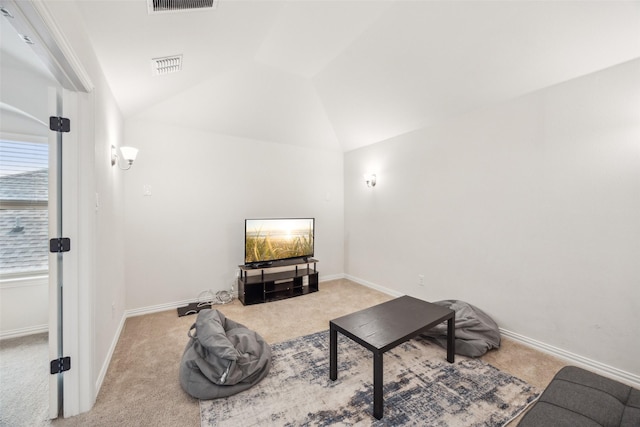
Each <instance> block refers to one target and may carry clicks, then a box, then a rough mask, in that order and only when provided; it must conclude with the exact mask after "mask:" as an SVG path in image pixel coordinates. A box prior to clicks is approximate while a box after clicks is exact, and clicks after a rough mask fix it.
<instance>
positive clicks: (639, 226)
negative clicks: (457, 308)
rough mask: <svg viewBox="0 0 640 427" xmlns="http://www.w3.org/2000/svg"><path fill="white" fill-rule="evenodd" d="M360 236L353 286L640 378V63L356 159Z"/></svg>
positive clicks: (352, 180)
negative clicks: (489, 325)
mask: <svg viewBox="0 0 640 427" xmlns="http://www.w3.org/2000/svg"><path fill="white" fill-rule="evenodd" d="M367 171H372V172H375V173H377V174H378V184H377V186H376V187H375V188H373V189H369V188H367V187H366V186H365V184H364V182H363V179H362V174H363V173H365V172H367ZM345 230H346V231H345V234H346V235H345V247H346V249H345V272H346V273H347V274H348V275H350V276H353V277H355V278H358V279H359V280H363V281H368V282H372V283H374V284H377V285H379V286H383V287H387V288H389V289H392V290H394V291H397V292H400V293H406V294H410V295H414V296H417V297H421V298H423V299H426V300H431V301H435V300H441V299H450V298H452V299H460V300H464V301H467V302H469V303H471V304H474V305H476V306H478V307H480V308H482V309H484V310H485V311H486V312H487V313H489V314H490V315H491V316H493V317H494V319H495V320H496V321H497V322H498V324H499V325H500V326H501V327H503V328H505V329H507V330H510V331H513V332H516V333H518V334H522V335H524V336H526V337H529V338H532V339H535V340H539V341H541V342H543V343H546V344H549V345H552V346H555V347H558V348H560V349H564V350H566V351H569V352H573V353H575V354H578V355H581V356H583V357H586V358H588V359H591V360H593V361H597V362H599V363H602V364H605V365H609V366H611V367H614V368H617V369H620V370H623V371H625V372H627V373H632V374H635V375H640V364H639V363H638V355H640V340H638V337H639V336H640V262H639V261H638V260H640V60H636V61H632V62H629V63H626V64H622V65H619V66H616V67H613V68H610V69H607V70H604V71H602V72H598V73H595V74H592V75H588V76H585V77H582V78H579V79H576V80H572V81H569V82H566V83H564V84H560V85H557V86H554V87H550V88H547V89H544V90H541V91H539V92H535V93H533V94H530V95H528V96H524V97H522V98H519V99H516V100H513V101H511V102H507V103H505V104H502V105H499V106H495V107H493V108H488V109H485V110H483V111H478V112H473V113H469V114H467V115H465V116H463V117H459V118H457V119H455V120H451V121H450V122H448V123H444V124H441V125H438V126H433V127H431V128H425V129H422V130H419V131H416V132H413V133H410V134H406V135H403V136H400V137H397V138H393V139H391V140H388V141H385V142H382V143H379V144H376V145H373V146H370V147H366V148H362V149H359V150H356V151H351V152H348V153H346V155H345ZM419 274H422V275H424V277H425V279H424V281H425V285H424V287H420V286H418V284H417V283H418V275H419ZM636 378H637V377H636Z"/></svg>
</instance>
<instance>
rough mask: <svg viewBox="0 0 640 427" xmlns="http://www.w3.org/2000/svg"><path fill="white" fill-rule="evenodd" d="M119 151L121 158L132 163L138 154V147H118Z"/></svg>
mask: <svg viewBox="0 0 640 427" xmlns="http://www.w3.org/2000/svg"><path fill="white" fill-rule="evenodd" d="M120 152H121V153H122V158H123V159H125V160H126V161H127V162H128V163H129V164H131V163H133V161H134V160H135V159H136V157H137V156H138V149H137V148H134V147H120Z"/></svg>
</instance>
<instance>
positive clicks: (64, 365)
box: [51, 357, 71, 375]
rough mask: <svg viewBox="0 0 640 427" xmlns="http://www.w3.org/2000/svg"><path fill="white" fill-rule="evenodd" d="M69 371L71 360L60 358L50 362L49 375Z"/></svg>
mask: <svg viewBox="0 0 640 427" xmlns="http://www.w3.org/2000/svg"><path fill="white" fill-rule="evenodd" d="M69 369H71V358H70V357H61V358H60V359H55V360H52V361H51V375H54V374H59V373H61V372H65V371H68V370H69Z"/></svg>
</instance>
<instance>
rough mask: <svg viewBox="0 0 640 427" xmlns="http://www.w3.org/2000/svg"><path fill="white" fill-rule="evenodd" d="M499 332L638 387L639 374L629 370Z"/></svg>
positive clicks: (527, 338) (505, 332)
mask: <svg viewBox="0 0 640 427" xmlns="http://www.w3.org/2000/svg"><path fill="white" fill-rule="evenodd" d="M500 333H501V334H502V335H504V336H505V337H509V338H511V339H512V340H514V341H517V342H519V343H521V344H524V345H526V346H528V347H532V348H534V349H536V350H539V351H541V352H543V353H547V354H550V355H552V356H556V357H558V358H560V359H562V360H566V361H567V362H570V363H571V364H572V365H575V366H579V367H581V368H584V369H587V370H589V371H592V372H595V373H598V374H600V375H602V376H604V377H608V378H611V379H613V380H616V381H620V382H622V383H625V384H628V385H630V386H632V387H634V388H640V376H638V375H635V374H632V373H630V372H626V371H623V370H621V369H618V368H614V367H613V366H609V365H605V364H604V363H600V362H597V361H595V360H591V359H588V358H586V357H583V356H580V355H579V354H575V353H571V352H570V351H567V350H563V349H561V348H558V347H554V346H552V345H549V344H545V343H543V342H540V341H538V340H534V339H532V338H529V337H526V336H524V335H520V334H518V333H516V332H512V331H509V330H506V329H502V328H500Z"/></svg>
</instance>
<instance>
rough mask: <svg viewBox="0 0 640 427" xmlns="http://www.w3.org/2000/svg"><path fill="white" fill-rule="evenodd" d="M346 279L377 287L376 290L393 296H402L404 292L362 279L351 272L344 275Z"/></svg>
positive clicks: (373, 287)
mask: <svg viewBox="0 0 640 427" xmlns="http://www.w3.org/2000/svg"><path fill="white" fill-rule="evenodd" d="M344 278H345V279H348V280H351V281H352V282H356V283H357V284H359V285H362V286H366V287H367V288H371V289H375V290H376V291H380V292H382V293H385V294H387V295H391V296H392V297H396V298H397V297H401V296H403V295H404V294H403V293H402V292H398V291H394V290H393V289H389V288H385V287H384V286H380V285H377V284H375V283H372V282H369V281H368V280H364V279H360V278H358V277H354V276H351V275H349V274H345V275H344Z"/></svg>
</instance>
